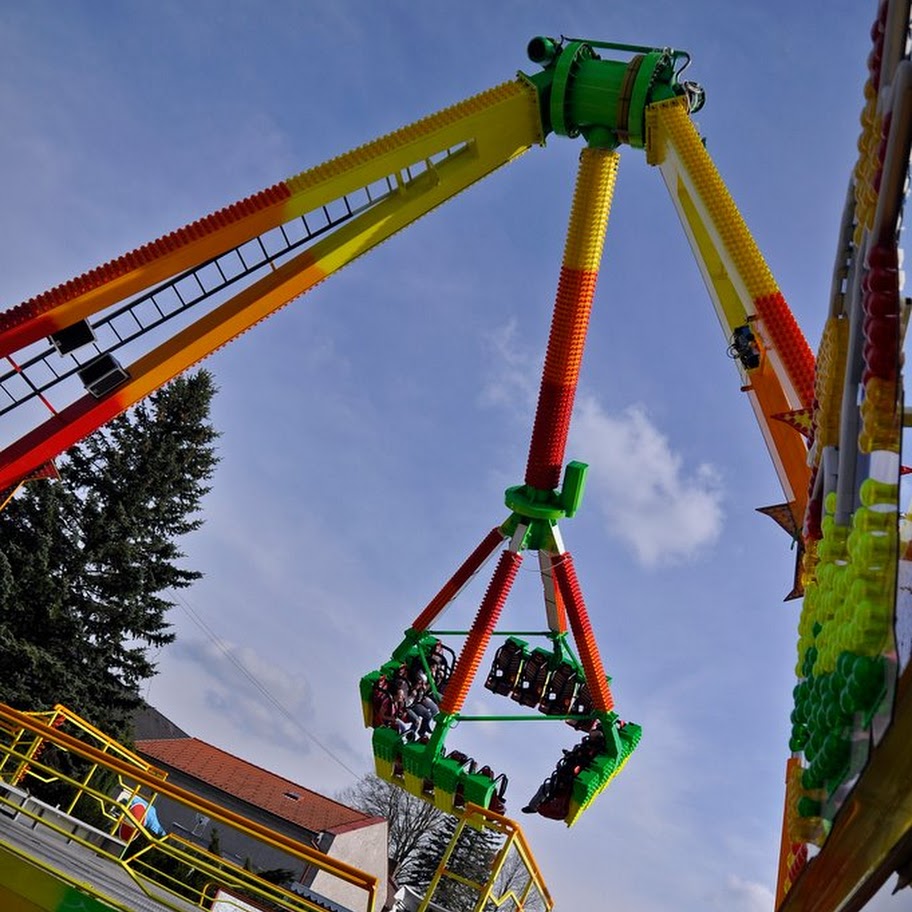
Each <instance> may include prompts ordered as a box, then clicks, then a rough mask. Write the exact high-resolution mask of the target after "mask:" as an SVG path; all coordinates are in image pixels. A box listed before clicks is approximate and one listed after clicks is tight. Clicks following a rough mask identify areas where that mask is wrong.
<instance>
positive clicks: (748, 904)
mask: <svg viewBox="0 0 912 912" xmlns="http://www.w3.org/2000/svg"><path fill="white" fill-rule="evenodd" d="M714 905H715V907H716V908H718V909H720V910H721V909H724V910H725V912H769V910H770V909H772V908H773V905H774V897H773V893H772V891H771V890H770V889H769V888H768V887H765V886H763V884H759V883H755V882H754V881H750V880H744V879H742V878H740V877H738V876H737V875H736V874H730V875H729V876H728V878H727V880H726V883H725V887H724V890H723V892H722V894H721V895H720V896H719V897H718V898H717V900H716V902H715V903H714Z"/></svg>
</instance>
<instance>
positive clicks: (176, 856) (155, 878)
mask: <svg viewBox="0 0 912 912" xmlns="http://www.w3.org/2000/svg"><path fill="white" fill-rule="evenodd" d="M71 731H75V732H76V734H71V733H70V732H71ZM51 747H53V749H51ZM48 789H51V790H52V793H53V801H54V803H55V805H56V806H54V805H52V804H51V802H50V801H44V800H42V798H41V795H42V794H44V795H45V796H47V795H48V794H50V793H49V792H48ZM120 791H126V792H128V793H129V794H130V795H131V796H138V795H141V797H142V799H143V800H144V801H146V802H148V803H149V804H150V805H154V802H155V799H156V798H157V797H158V796H163V797H167V798H168V799H169V800H171V801H174V802H176V803H178V804H180V805H182V806H184V807H185V808H188V809H189V810H190V811H191V812H195V813H199V814H203V815H205V816H207V817H209V818H210V820H212V821H215V822H218V823H221V824H223V825H225V826H227V827H230V828H231V829H233V830H236V831H240V832H241V833H243V834H244V835H245V836H247V837H249V838H251V839H254V840H256V841H257V842H259V843H260V844H262V845H266V846H269V847H271V848H273V849H278V850H280V851H282V852H284V853H285V854H286V855H288V856H290V857H291V858H292V859H295V860H297V861H298V862H300V863H302V864H303V865H304V866H305V867H310V868H316V869H317V870H319V871H323V872H326V873H327V874H329V875H331V876H332V877H333V878H335V879H337V880H338V881H340V882H341V883H344V884H346V885H349V887H351V886H353V887H355V888H357V890H358V891H359V892H360V895H361V896H362V898H363V900H362V902H359V903H358V904H357V906H356V912H371V910H373V909H374V904H375V900H376V892H377V880H376V878H375V877H373V876H372V875H370V874H367V873H365V872H364V871H360V870H358V869H357V868H355V867H353V866H351V865H347V864H345V863H344V862H341V861H338V860H335V859H333V858H330V857H328V856H326V855H324V854H323V853H322V852H318V851H317V850H316V849H313V848H310V847H309V846H306V845H304V844H302V843H300V842H298V841H297V840H295V839H293V838H291V837H289V836H287V835H285V834H282V833H278V832H276V831H274V830H271V829H270V828H269V827H267V826H264V825H263V824H260V823H257V822H256V821H253V820H248V819H247V818H245V817H243V816H242V815H240V814H237V813H234V812H233V811H230V810H228V809H226V808H223V807H221V806H219V805H217V804H215V803H214V802H212V801H208V800H206V799H203V798H200V797H198V796H196V795H193V794H191V793H190V792H187V791H186V790H184V789H182V788H180V787H178V786H176V785H173V784H172V783H170V782H168V781H167V779H166V778H165V774H164V773H163V772H162V771H161V770H158V769H156V768H155V767H153V766H151V765H150V764H148V763H146V762H145V761H144V760H142V758H140V757H138V756H137V755H136V754H134V753H132V752H131V751H129V750H128V749H126V748H125V747H123V745H120V744H118V743H117V742H116V741H114V740H113V739H112V738H110V737H108V736H106V735H105V734H104V733H102V732H100V731H98V730H97V729H95V728H94V727H92V726H91V725H90V724H89V723H87V722H86V721H85V720H83V719H81V718H80V717H79V716H77V715H75V714H74V713H72V712H70V711H69V710H67V709H66V708H65V707H61V706H58V707H55V709H54V710H53V711H51V712H49V713H23V712H19V711H18V710H15V709H12V708H11V707H8V706H5V705H4V704H0V805H3V806H4V809H5V810H7V811H8V816H12V815H13V814H15V815H18V816H21V818H22V820H21V822H24V823H26V824H27V825H28V826H31V827H33V828H35V829H38V828H42V829H45V830H46V831H48V832H53V833H54V834H56V835H57V836H58V837H59V836H63V837H65V838H66V839H67V840H68V841H70V842H74V843H76V844H78V845H80V846H83V847H84V848H87V849H89V850H91V851H92V852H94V853H95V854H96V855H98V856H99V857H103V858H105V859H107V860H108V861H110V862H111V864H112V865H116V866H119V867H120V868H121V869H123V870H124V871H126V872H127V873H128V875H129V876H130V877H131V878H132V880H133V881H134V882H135V884H136V886H137V888H138V889H140V890H141V891H142V892H143V893H145V894H146V895H148V896H151V897H153V898H154V899H156V900H157V901H159V902H160V903H162V905H163V906H164V907H165V908H171V909H175V910H177V909H185V908H186V903H187V902H191V903H193V904H194V905H197V906H200V907H203V908H208V906H209V905H210V903H211V900H212V899H213V897H214V895H215V893H216V892H217V889H218V888H219V887H224V888H227V889H229V890H231V891H232V892H233V893H234V894H238V893H239V894H241V895H243V896H246V897H249V898H250V899H251V900H252V901H253V902H255V903H256V902H264V901H265V902H268V903H271V904H272V905H273V906H276V905H278V906H279V907H281V908H285V909H289V910H294V912H298V910H300V912H311V910H313V912H322V910H321V908H320V907H319V906H316V905H314V904H313V903H312V902H310V901H308V900H307V899H306V898H305V897H302V896H298V895H297V894H294V893H291V892H289V891H288V890H285V889H283V888H282V887H280V886H276V885H275V884H273V883H270V882H269V881H267V880H264V879H263V878H261V877H259V876H258V875H257V874H255V873H254V872H252V871H249V870H247V869H246V868H243V867H240V866H238V865H235V864H234V863H232V862H230V861H228V860H226V859H224V858H221V857H219V856H218V855H215V854H213V853H212V852H209V851H207V850H206V849H203V848H202V847H200V846H197V845H195V844H193V843H192V842H190V841H189V840H186V839H183V838H182V837H180V836H177V835H175V834H169V835H167V836H164V837H162V838H156V837H155V836H154V835H153V834H152V833H150V832H149V830H148V828H147V827H146V826H145V825H144V823H143V822H142V821H138V820H136V819H134V818H133V817H132V816H131V815H130V814H129V813H128V811H127V806H126V805H125V804H121V803H118V801H117V798H116V796H117V795H118V793H119V792H120ZM124 837H125V838H124ZM6 848H12V850H13V851H17V850H16V849H15V847H12V846H6ZM40 866H41V867H43V868H44V869H45V870H47V865H45V864H43V863H40ZM57 873H59V876H60V877H61V880H63V881H67V880H68V877H67V875H66V872H63V871H61V872H57ZM7 886H9V885H7ZM86 886H87V885H85V884H82V885H81V888H82V889H86ZM88 888H89V889H90V890H91V889H92V885H88ZM96 895H97V896H98V898H99V899H102V900H104V899H105V897H104V896H103V894H102V893H101V892H100V891H99V892H98V893H97V894H96Z"/></svg>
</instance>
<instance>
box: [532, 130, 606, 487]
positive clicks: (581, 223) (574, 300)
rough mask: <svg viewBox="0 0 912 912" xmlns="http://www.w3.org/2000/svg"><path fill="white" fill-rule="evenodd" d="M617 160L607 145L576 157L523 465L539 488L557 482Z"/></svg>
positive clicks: (583, 152)
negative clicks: (573, 186) (570, 203)
mask: <svg viewBox="0 0 912 912" xmlns="http://www.w3.org/2000/svg"><path fill="white" fill-rule="evenodd" d="M618 162H619V156H618V154H617V153H616V152H614V151H612V150H608V149H592V148H586V149H584V150H583V151H582V153H581V155H580V166H579V171H578V173H577V180H576V189H575V191H574V197H573V207H572V209H571V212H570V224H569V227H568V229H567V240H566V244H565V247H564V259H563V262H562V264H561V274H560V281H559V283H558V288H557V299H556V301H555V305H554V314H553V317H552V320H551V334H550V337H549V339H548V349H547V352H546V354H545V366H544V371H543V373H542V381H541V389H540V391H539V398H538V408H537V410H536V413H535V424H534V426H533V429H532V441H531V443H530V445H529V459H528V462H527V464H526V479H525V480H526V484H527V485H528V486H529V487H531V488H535V489H536V490H539V491H551V490H554V489H556V488H557V487H558V485H559V484H560V475H561V470H562V468H563V464H564V450H565V448H566V444H567V434H568V433H569V430H570V419H571V417H572V413H573V402H574V399H575V397H576V387H577V381H578V379H579V371H580V364H581V362H582V358H583V349H584V347H585V344H586V332H587V331H588V328H589V315H590V312H591V309H592V299H593V297H594V295H595V284H596V280H597V279H598V271H599V263H600V261H601V258H602V248H603V246H604V242H605V229H606V227H607V225H608V213H609V211H610V209H611V199H612V196H613V194H614V185H615V181H616V179H617V169H618Z"/></svg>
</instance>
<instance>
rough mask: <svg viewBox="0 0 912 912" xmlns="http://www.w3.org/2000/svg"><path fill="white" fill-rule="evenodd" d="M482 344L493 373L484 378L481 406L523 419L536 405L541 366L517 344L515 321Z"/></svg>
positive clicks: (499, 328)
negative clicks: (505, 410)
mask: <svg viewBox="0 0 912 912" xmlns="http://www.w3.org/2000/svg"><path fill="white" fill-rule="evenodd" d="M485 343H486V347H487V348H488V349H489V350H490V352H491V354H492V356H493V358H494V370H492V371H490V372H489V374H488V376H487V377H486V379H485V384H484V387H483V388H482V391H481V402H482V404H484V405H488V406H499V407H507V408H510V409H512V410H514V411H515V412H516V414H517V417H519V415H520V414H522V416H523V417H525V416H526V415H527V414H528V408H529V406H530V405H532V404H534V402H535V396H536V393H537V392H538V385H537V383H538V377H539V374H540V371H541V364H540V363H539V364H538V365H536V363H535V358H534V357H533V355H532V353H531V351H529V350H528V348H524V347H523V346H522V345H521V344H520V342H519V324H518V322H517V321H516V319H515V318H514V319H511V320H509V321H508V322H507V323H505V324H504V325H503V326H500V327H498V328H497V329H496V330H494V331H493V332H491V333H490V334H488V335H487V337H486V339H485ZM539 360H540V359H539ZM530 430H531V429H530Z"/></svg>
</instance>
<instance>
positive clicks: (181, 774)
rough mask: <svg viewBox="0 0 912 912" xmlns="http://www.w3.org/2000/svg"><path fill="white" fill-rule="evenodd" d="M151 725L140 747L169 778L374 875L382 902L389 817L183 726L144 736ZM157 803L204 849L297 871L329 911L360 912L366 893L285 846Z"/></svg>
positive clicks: (299, 881) (170, 826) (164, 818)
mask: <svg viewBox="0 0 912 912" xmlns="http://www.w3.org/2000/svg"><path fill="white" fill-rule="evenodd" d="M162 718H163V717H162ZM144 729H145V731H148V730H149V726H148V725H145V726H144V725H143V724H137V736H138V740H137V741H136V744H135V750H136V752H137V753H138V754H140V755H141V756H142V757H144V758H145V759H147V760H148V761H149V762H151V763H153V764H154V765H155V766H157V767H159V768H161V769H163V770H164V771H166V772H167V774H168V781H169V782H171V783H173V784H174V785H177V786H180V787H181V788H184V789H186V790H187V791H189V792H192V793H194V794H196V795H199V796H200V797H202V798H205V799H208V800H210V801H214V802H216V803H218V804H219V805H221V806H222V807H224V808H226V809H228V810H231V811H234V812H236V813H238V814H241V815H243V816H244V817H247V818H248V819H250V820H254V821H256V822H257V823H261V824H263V825H265V826H268V827H270V828H271V829H273V830H276V831H277V832H279V833H282V834H283V835H286V836H290V837H292V838H293V839H296V840H297V841H299V842H301V843H303V844H305V845H307V846H309V847H312V848H316V849H318V850H319V851H321V852H324V853H325V854H327V855H329V856H331V857H332V858H335V859H338V860H340V861H343V862H346V863H347V864H350V865H353V866H354V867H356V868H359V869H360V870H362V871H366V872H368V873H370V874H372V875H373V876H375V877H376V878H377V881H378V890H377V896H378V897H379V898H380V904H382V903H383V899H384V898H385V897H386V895H387V868H388V828H387V821H386V819H385V818H383V817H372V816H370V815H368V814H364V813H362V812H361V811H358V810H356V809H355V808H351V807H348V806H347V805H344V804H341V803H340V802H338V801H334V800H333V799H332V798H327V797H326V796H325V795H321V794H319V793H318V792H315V791H313V790H311V789H309V788H306V787H305V786H303V785H300V784H298V783H295V782H292V781H291V780H289V779H285V778H284V777H282V776H279V775H277V774H276V773H271V772H269V771H268V770H265V769H262V768H261V767H259V766H256V765H254V764H253V763H250V762H248V761H246V760H242V759H241V758H240V757H236V756H234V755H233V754H229V753H228V752H227V751H224V750H221V749H220V748H218V747H215V746H213V745H211V744H207V743H206V742H205V741H200V740H199V739H198V738H193V737H189V736H187V735H186V734H185V733H184V732H181V731H180V730H179V729H176V728H175V729H173V730H172V729H160V730H157V731H155V734H168V735H172V736H171V737H152V738H143V737H142V735H143V734H144V733H145V731H144ZM156 808H157V810H158V817H159V820H160V821H161V823H162V825H163V826H164V827H165V829H167V830H168V831H169V832H172V833H176V834H179V835H181V836H183V837H185V838H187V839H190V840H192V841H194V842H196V843H197V844H199V845H201V846H202V847H204V848H209V847H210V846H212V845H213V843H216V844H217V846H218V851H219V853H220V854H221V855H222V856H223V857H224V858H226V859H228V860H231V861H234V862H236V863H237V864H240V865H247V866H248V867H251V868H252V869H253V870H255V871H258V872H263V871H276V870H280V869H281V870H286V871H291V872H292V874H293V879H294V884H295V887H296V889H298V890H299V891H307V893H308V895H313V896H314V897H322V898H324V899H325V900H327V901H328V902H327V903H326V908H327V909H328V910H335V909H339V908H340V907H341V908H342V909H346V910H348V909H350V910H353V912H361V910H360V905H359V904H361V905H363V901H364V895H363V893H361V891H359V890H358V889H357V888H355V887H352V886H350V885H348V884H345V883H341V882H340V881H338V880H337V879H335V878H332V877H330V876H329V875H328V874H326V873H324V872H322V871H319V870H316V869H314V868H312V866H307V867H306V868H305V867H302V863H301V862H300V861H299V860H298V859H295V858H293V857H292V856H290V855H288V854H286V853H284V852H282V851H281V849H279V848H273V847H270V846H265V845H263V844H261V843H256V842H254V841H253V840H251V839H249V838H248V837H247V836H246V835H245V834H244V833H242V832H241V831H240V830H234V829H232V828H230V827H228V826H224V825H222V824H219V825H218V826H217V827H215V826H213V825H212V824H211V823H210V821H209V820H208V819H206V818H204V817H200V816H199V815H196V816H195V817H194V818H193V819H190V812H189V811H188V809H186V808H184V807H182V806H180V805H178V804H176V803H174V802H170V801H168V800H167V799H166V798H165V797H164V796H160V797H159V800H158V801H156ZM185 818H186V819H185Z"/></svg>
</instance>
